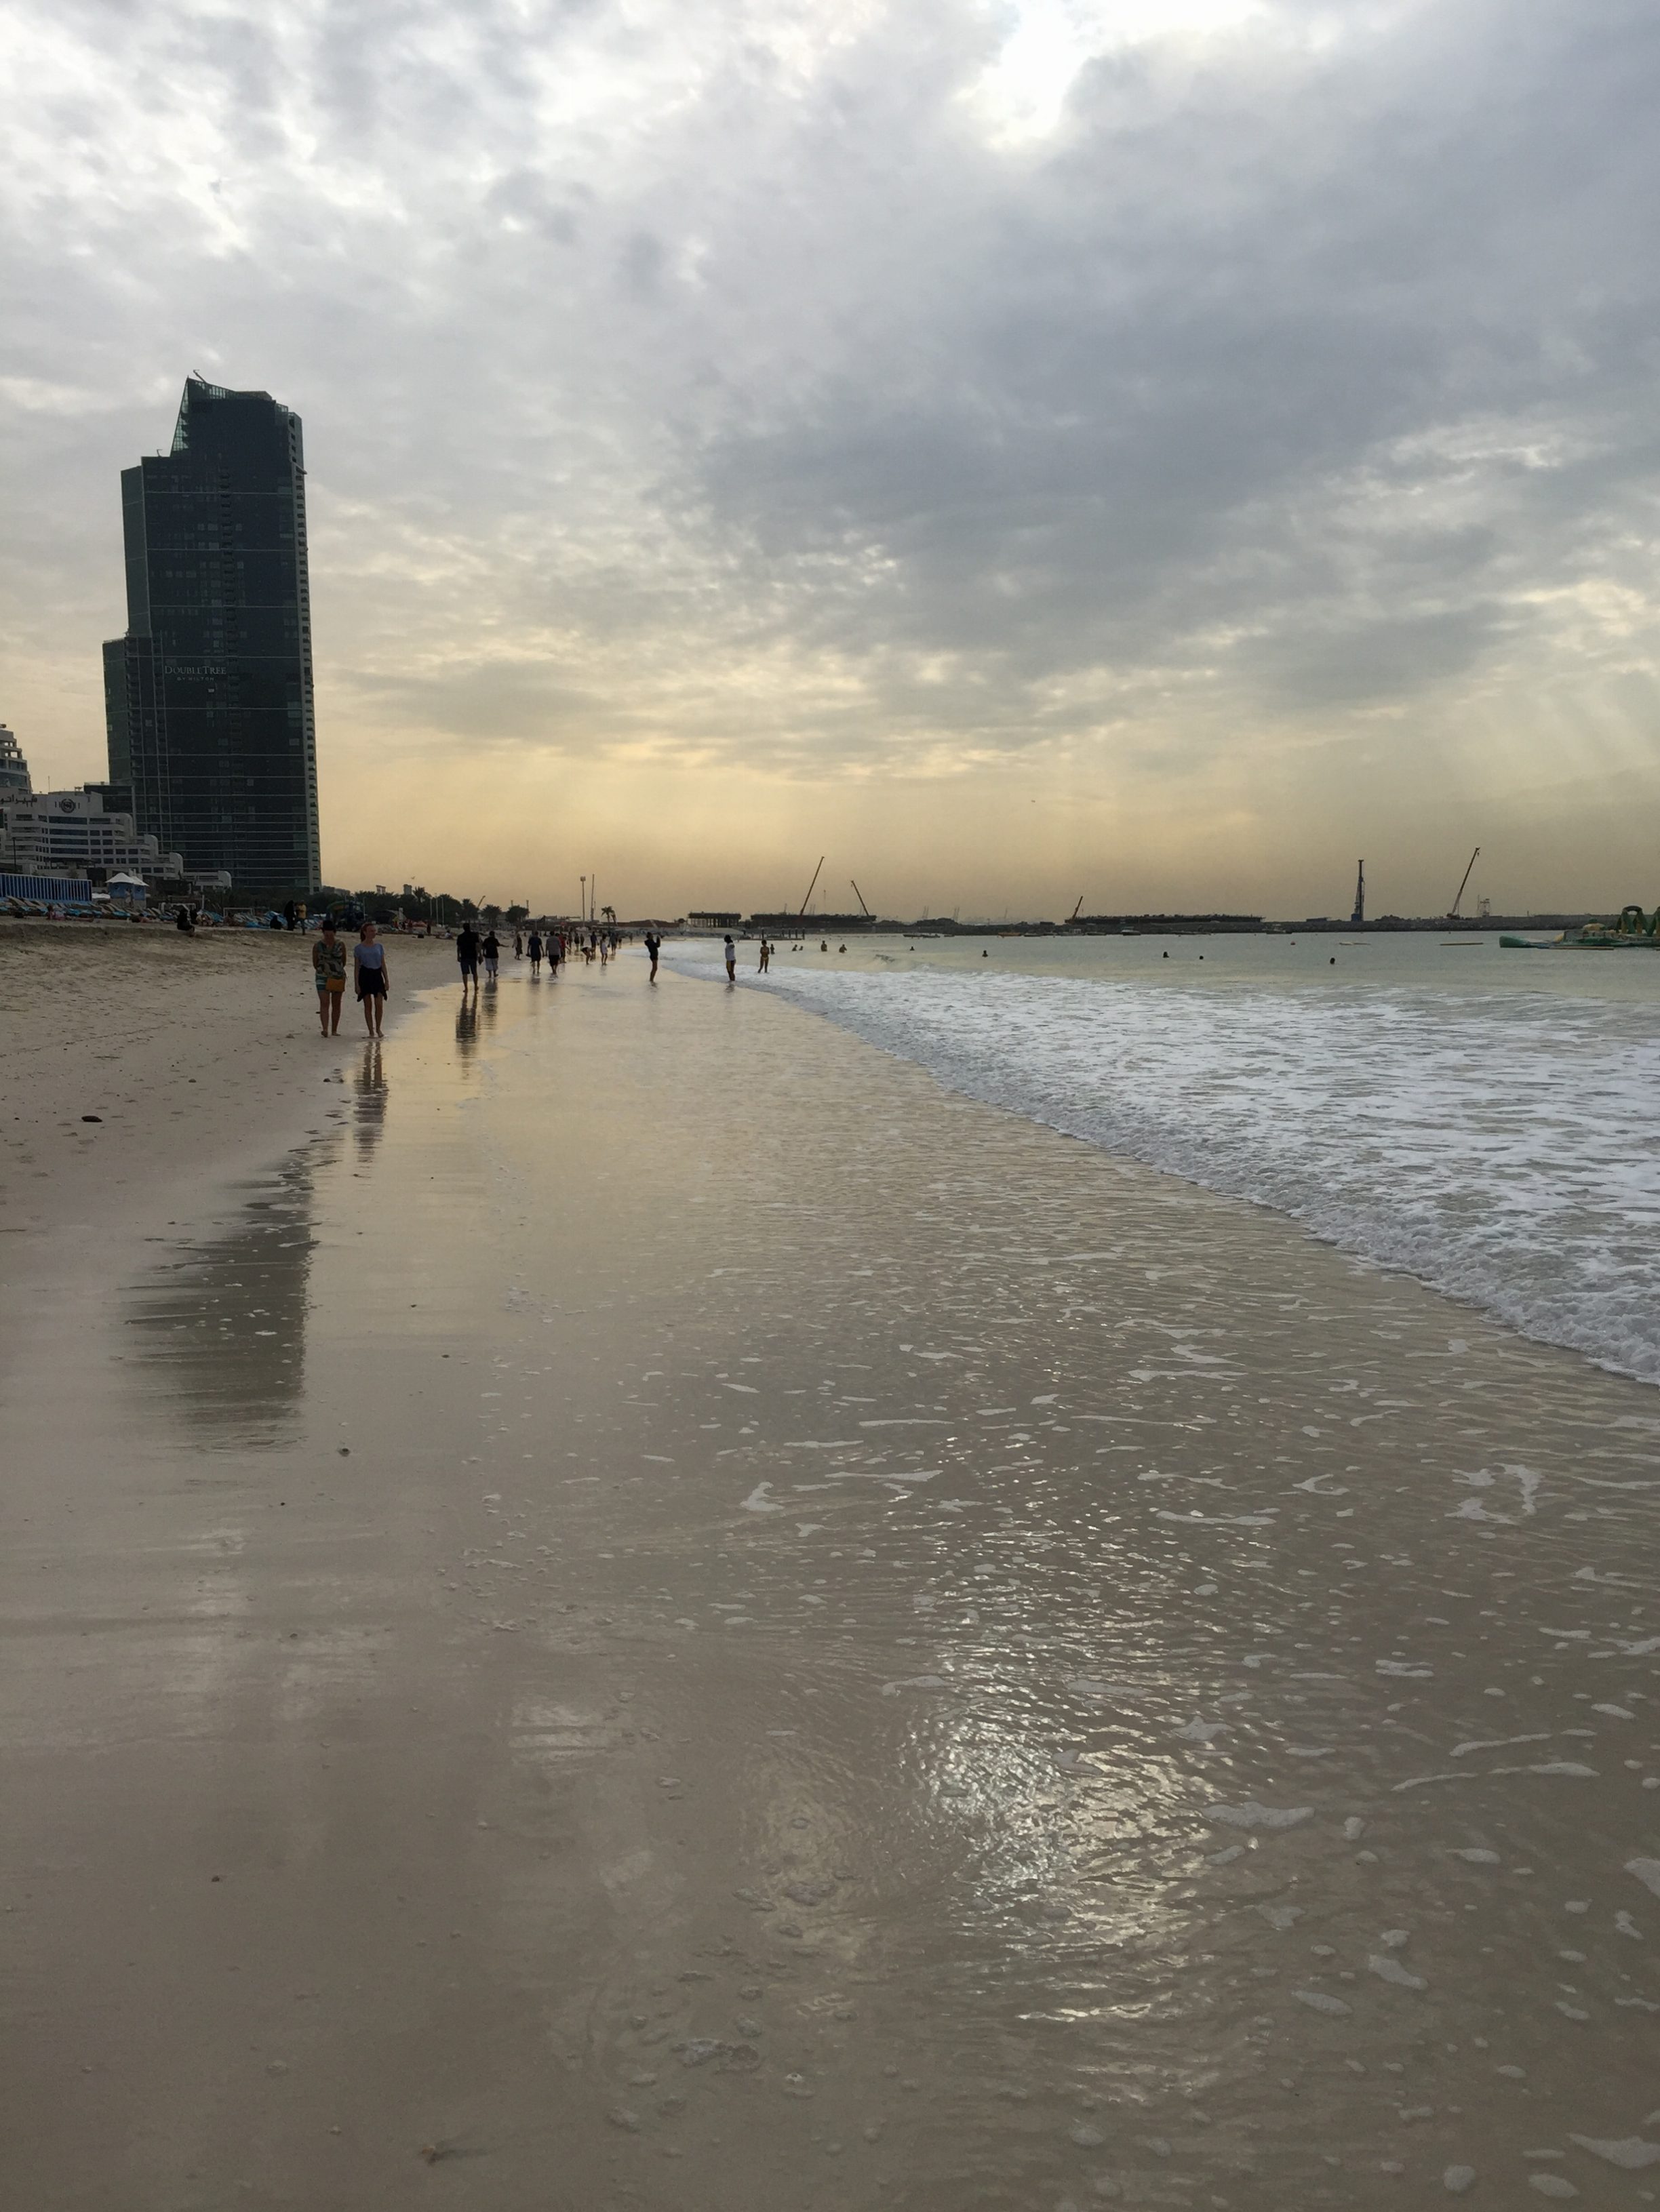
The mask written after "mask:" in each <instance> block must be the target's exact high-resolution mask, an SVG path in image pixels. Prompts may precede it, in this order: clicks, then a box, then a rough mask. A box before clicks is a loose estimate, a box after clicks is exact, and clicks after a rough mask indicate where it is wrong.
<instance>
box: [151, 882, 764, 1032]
mask: <svg viewBox="0 0 1660 2212" xmlns="http://www.w3.org/2000/svg"><path fill="white" fill-rule="evenodd" d="M179 926H180V927H181V928H182V927H185V921H184V918H183V913H182V909H181V914H180V923H179ZM644 944H645V948H646V951H647V953H648V955H649V957H650V959H651V975H650V977H649V979H648V980H649V981H652V982H655V981H657V963H658V957H659V955H660V952H661V951H662V946H663V940H662V939H661V938H660V936H659V935H658V934H657V933H656V931H655V930H648V931H647V932H646V934H645V939H644ZM349 949H350V955H351V958H350V968H351V975H352V981H353V986H354V987H355V989H356V994H357V1000H358V1004H359V1005H360V1006H362V1009H363V1027H364V1029H365V1030H367V1031H368V1034H369V1036H372V1037H378V1036H380V1024H381V1020H382V1018H383V1015H384V1012H385V1009H386V994H387V992H388V990H389V989H390V987H391V983H392V973H391V970H390V969H389V968H388V967H387V964H386V946H385V945H383V944H382V943H381V942H380V933H379V932H378V931H377V930H376V928H375V926H374V923H373V922H372V921H366V922H364V923H363V925H362V927H361V928H360V929H359V931H358V933H357V942H356V945H352V946H350V948H348V946H347V945H346V942H345V939H344V938H343V937H342V936H341V934H340V933H339V930H338V928H337V926H336V924H335V923H334V921H332V920H330V921H325V922H324V924H323V927H322V933H321V934H320V935H319V938H318V939H317V942H316V944H315V945H313V947H312V949H311V964H312V972H313V977H314V978H315V981H316V984H317V1018H318V1024H319V1027H320V1029H321V1030H322V1033H323V1035H324V1036H325V1037H326V1036H338V1035H339V1034H340V1008H341V1006H342V1005H343V1004H344V1000H345V995H346V969H347V957H346V956H347V952H348V950H349ZM513 950H514V958H515V959H523V958H524V957H526V955H528V956H529V958H530V969H531V974H532V976H539V975H541V973H542V963H543V962H544V960H545V961H546V962H547V963H548V969H549V973H550V975H554V976H557V975H558V973H559V970H560V969H561V967H562V965H563V963H565V961H566V960H567V959H569V957H571V955H572V953H573V952H575V954H577V955H578V956H579V957H581V958H583V959H586V960H588V961H593V960H594V959H596V958H597V959H598V960H599V962H600V963H601V965H602V966H603V965H605V963H608V962H609V961H611V959H612V958H614V957H615V956H616V955H617V953H618V952H619V951H621V950H622V940H621V939H620V937H619V936H618V935H617V933H616V932H614V931H611V932H607V931H603V930H587V931H583V930H578V931H576V932H575V934H574V935H572V936H567V934H566V933H565V932H564V931H563V930H562V929H554V928H551V927H550V929H549V931H548V933H547V934H546V936H545V937H544V935H543V933H542V932H541V931H540V929H532V930H531V931H530V932H529V933H528V935H527V934H526V933H525V931H523V930H522V929H515V930H514V934H513ZM723 951H724V955H725V959H726V969H727V981H728V982H736V981H737V980H738V947H737V945H735V944H734V943H733V939H732V938H731V937H730V936H728V937H727V941H726V944H725V946H724V947H723ZM772 952H773V948H772V946H771V945H769V943H768V941H767V939H765V938H764V937H763V939H761V956H760V965H759V969H758V972H759V973H760V974H761V975H765V974H766V972H767V970H768V968H769V965H770V963H771V959H772ZM455 957H456V961H457V963H458V964H459V968H460V970H461V990H462V994H463V996H464V997H465V994H466V993H467V992H468V991H469V989H471V990H472V991H474V992H476V991H477V988H478V973H479V969H480V968H481V967H482V968H483V972H484V976H485V979H486V980H487V981H489V982H492V983H493V982H495V981H496V978H497V975H498V974H499V972H500V968H501V960H502V941H501V939H499V938H498V937H497V936H496V932H495V931H494V930H493V929H490V930H487V931H486V932H485V933H484V935H483V937H480V935H479V934H478V932H477V930H476V929H475V928H474V927H473V926H472V924H471V922H470V921H468V922H464V923H463V925H462V927H461V930H460V933H459V935H458V937H457V938H456V940H455Z"/></svg>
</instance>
